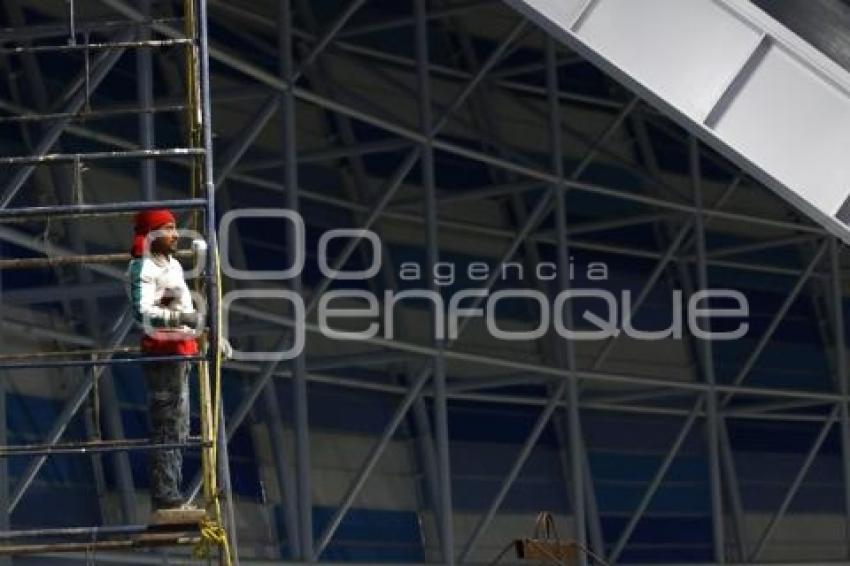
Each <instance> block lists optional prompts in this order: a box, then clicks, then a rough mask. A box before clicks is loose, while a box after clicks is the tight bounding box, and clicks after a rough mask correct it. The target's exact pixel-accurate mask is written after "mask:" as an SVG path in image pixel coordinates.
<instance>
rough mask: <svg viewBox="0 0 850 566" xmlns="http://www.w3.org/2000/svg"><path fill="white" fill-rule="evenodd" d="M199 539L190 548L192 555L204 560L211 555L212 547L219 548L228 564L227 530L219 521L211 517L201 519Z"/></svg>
mask: <svg viewBox="0 0 850 566" xmlns="http://www.w3.org/2000/svg"><path fill="white" fill-rule="evenodd" d="M199 528H200V531H201V540H200V541H199V542H198V543H197V544H196V545H195V547H194V548H193V549H192V557H193V558H197V559H200V560H206V559H208V558H210V557H211V556H212V550H213V548H221V549H222V550H223V551H224V555H225V556H226V557H227V558H226V562H227V563H228V564H230V548H229V546H228V544H227V531H225V530H224V527H222V526H221V525H220V524H219V523H217V522H216V521H214V520H211V519H203V520H202V521H201V523H200V525H199Z"/></svg>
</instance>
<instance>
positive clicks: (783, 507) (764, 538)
mask: <svg viewBox="0 0 850 566" xmlns="http://www.w3.org/2000/svg"><path fill="white" fill-rule="evenodd" d="M839 409H840V407H839V406H838V405H836V406H835V408H833V409H832V411H831V412H830V414H829V418H828V419H827V421H826V422H825V423H824V424H823V426H822V427H821V430H820V432H819V433H818V435H817V438H815V442H814V444H812V447H811V449H810V450H809V453H808V454H806V459H805V460H804V461H803V465H802V466H800V470H799V471H798V472H797V475H796V476H795V477H794V481H793V482H791V486H790V487H789V488H788V491H787V492H786V493H785V497H784V498H783V499H782V503H781V504H780V505H779V509H778V510H777V511H776V514H775V515H774V516H773V518H772V519H771V520H770V523H768V525H767V527H765V529H764V531H763V532H762V534H761V537H760V538H759V541H758V543H757V544H756V547H755V550H753V553H752V554H751V555H750V561H751V562H755V561H757V560H758V559H759V558H761V554H762V552H763V551H764V547H765V545H766V544H767V543H768V541H769V540H770V537H771V536H773V532H774V531H775V530H776V526H777V525H778V524H779V522H780V521H782V518H783V517H784V516H785V512H786V511H787V510H788V506H789V505H791V501H793V499H794V496H795V495H797V491H798V490H799V489H800V485H802V483H803V480H804V479H806V474H808V473H809V469H811V467H812V464H813V463H814V461H815V458H816V457H817V455H818V452H820V449H821V446H823V443H824V441H825V440H826V437H827V435H829V431H830V430H831V429H832V425H834V424H835V421H836V419H837V418H838V413H839Z"/></svg>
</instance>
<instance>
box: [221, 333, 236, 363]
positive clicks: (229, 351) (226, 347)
mask: <svg viewBox="0 0 850 566" xmlns="http://www.w3.org/2000/svg"><path fill="white" fill-rule="evenodd" d="M220 346H221V357H222V358H224V359H225V360H229V359H230V358H232V357H233V346H231V345H230V342H228V341H227V338H222V339H221V344H220Z"/></svg>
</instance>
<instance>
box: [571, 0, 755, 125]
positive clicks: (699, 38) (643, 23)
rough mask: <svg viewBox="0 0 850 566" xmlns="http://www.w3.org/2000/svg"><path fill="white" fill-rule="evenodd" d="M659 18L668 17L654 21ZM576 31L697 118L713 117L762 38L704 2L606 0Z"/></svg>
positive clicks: (611, 58) (724, 11)
mask: <svg viewBox="0 0 850 566" xmlns="http://www.w3.org/2000/svg"><path fill="white" fill-rule="evenodd" d="M657 13H662V14H664V18H659V17H653V15H654V14H657ZM673 22H675V25H671V23H673ZM573 31H574V32H575V33H577V34H578V35H579V36H580V37H581V38H582V39H583V40H584V41H585V42H587V43H588V44H589V45H592V46H594V47H595V48H596V49H597V50H598V51H599V53H600V55H602V56H604V57H605V58H607V59H608V60H610V61H611V62H612V63H614V64H615V65H617V66H618V67H619V68H621V69H623V70H625V71H627V72H629V73H630V74H631V75H632V76H633V77H634V78H635V79H637V80H639V81H640V82H641V83H643V84H645V85H646V86H648V87H649V88H651V89H652V90H653V91H655V92H656V93H657V94H658V95H660V96H662V97H664V98H665V99H667V100H669V101H671V102H672V103H673V104H674V105H675V106H677V107H678V108H679V109H680V110H681V111H682V112H684V113H685V114H687V115H689V116H693V117H697V118H704V117H705V116H707V115H708V113H709V112H710V111H711V109H712V108H713V106H714V104H715V103H716V102H717V100H718V99H719V98H720V96H721V95H722V94H723V91H724V89H725V88H726V85H728V84H729V82H730V81H731V79H732V77H734V76H735V74H736V73H737V72H738V70H739V69H740V68H741V65H743V63H744V61H746V59H747V57H748V55H749V54H750V53H751V52H752V51H753V50H754V49H755V47H756V45H757V44H758V42H759V40H760V38H761V34H760V33H759V32H758V31H757V30H755V29H754V28H752V27H750V26H749V25H747V24H746V23H744V22H743V21H741V20H740V19H737V18H734V17H730V15H729V13H728V12H727V11H726V10H725V9H724V8H722V7H720V6H718V5H717V4H714V3H713V2H705V1H701V0H700V1H696V2H694V1H689V2H682V1H681V0H641V1H640V2H635V1H634V0H604V1H601V2H597V3H596V4H595V5H594V6H593V7H592V8H591V9H590V11H589V12H588V13H587V14H586V15H585V16H584V17H583V18H582V21H581V22H580V24H579V25H577V26H576V27H575V28H574V29H573ZM700 121H702V120H700Z"/></svg>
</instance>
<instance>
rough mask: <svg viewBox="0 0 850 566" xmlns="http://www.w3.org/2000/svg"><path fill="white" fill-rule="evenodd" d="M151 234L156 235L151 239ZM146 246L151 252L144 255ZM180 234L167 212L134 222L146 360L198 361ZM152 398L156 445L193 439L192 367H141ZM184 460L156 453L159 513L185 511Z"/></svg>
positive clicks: (134, 266) (136, 309)
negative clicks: (179, 251)
mask: <svg viewBox="0 0 850 566" xmlns="http://www.w3.org/2000/svg"><path fill="white" fill-rule="evenodd" d="M151 232H155V234H153V236H150V234H151ZM146 240H149V241H150V243H149V250H148V253H145V251H146V250H145V245H146ZM177 242H178V234H177V227H176V225H175V219H174V215H173V214H172V213H171V212H170V211H168V210H146V211H143V212H139V213H138V214H137V215H136V217H135V236H134V238H133V246H132V248H131V250H130V254H131V256H132V258H131V260H130V264H129V266H128V269H127V292H128V295H129V297H130V300H131V302H132V306H133V314H134V315H135V318H136V320H137V321H138V322H139V323H140V324H142V325H143V328H144V332H143V336H142V343H141V350H142V352H143V354H145V355H154V356H169V355H184V356H193V355H196V354H197V353H198V342H197V340H196V336H197V335H198V333H199V331H200V330H201V329H202V328H203V326H204V321H203V317H202V316H201V315H200V313H198V312H197V311H196V310H195V307H194V305H193V304H192V296H191V294H190V292H189V287H188V286H187V285H186V281H185V279H184V278H183V267H182V266H181V265H180V262H178V261H177V259H176V258H175V257H174V255H173V254H174V253H175V252H176V251H177ZM141 365H142V371H143V373H144V376H145V383H146V386H147V397H148V411H149V422H150V428H151V437H152V438H151V440H152V442H154V443H157V444H180V443H185V442H186V440H187V439H188V436H189V382H188V374H189V369H190V364H189V362H186V361H179V360H178V361H160V362H148V363H144V364H141ZM182 465H183V454H182V450H181V449H179V448H169V449H161V450H155V451H153V452H152V453H151V469H150V483H151V506H152V509H153V510H154V513H155V514H156V513H157V512H160V511H168V510H173V509H180V508H183V509H186V508H187V507H186V506H183V503H184V496H183V493H182V491H181V487H182Z"/></svg>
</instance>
